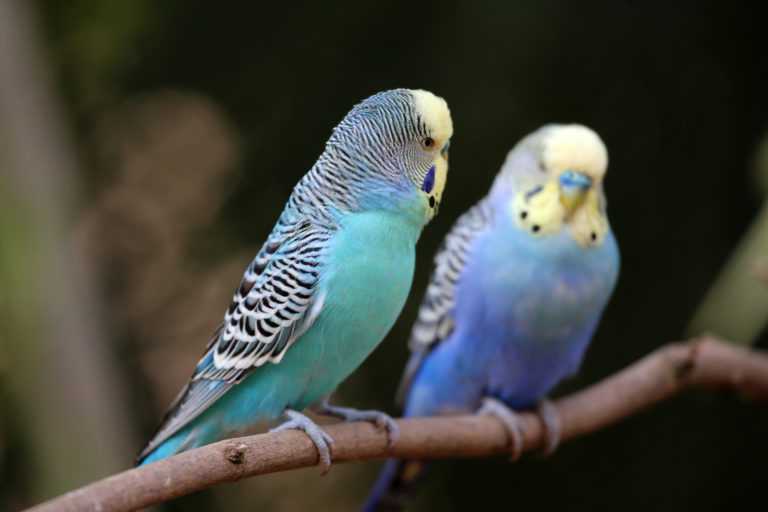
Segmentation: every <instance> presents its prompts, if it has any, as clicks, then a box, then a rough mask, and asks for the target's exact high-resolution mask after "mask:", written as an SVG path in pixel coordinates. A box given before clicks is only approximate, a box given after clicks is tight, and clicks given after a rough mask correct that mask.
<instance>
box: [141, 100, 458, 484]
mask: <svg viewBox="0 0 768 512" xmlns="http://www.w3.org/2000/svg"><path fill="white" fill-rule="evenodd" d="M452 134H453V125H452V121H451V116H450V112H449V110H448V107H447V105H446V103H445V101H444V100H443V99H442V98H439V97H437V96H435V95H433V94H432V93H430V92H427V91H422V90H407V89H397V90H392V91H387V92H382V93H379V94H376V95H374V96H371V97H370V98H368V99H366V100H365V101H363V102H362V103H360V104H358V105H357V106H355V107H354V108H353V109H352V110H351V111H350V112H349V114H347V116H346V117H345V118H344V119H343V120H342V121H341V123H339V125H338V126H337V127H336V128H335V129H334V130H333V134H332V135H331V137H330V139H329V140H328V142H327V143H326V145H325V150H324V151H323V153H322V154H321V155H320V158H319V159H318V160H317V162H316V163H315V164H314V166H313V167H312V169H310V171H309V172H308V173H307V174H306V175H305V176H304V177H303V178H302V179H301V181H299V183H298V185H296V187H295V188H294V190H293V193H292V194H291V196H290V198H289V200H288V204H287V205H286V206H285V209H284V210H283V213H282V214H281V215H280V218H279V219H278V221H277V224H276V225H275V227H274V229H273V230H272V233H271V234H270V235H269V237H268V238H267V241H266V242H265V243H264V245H263V246H262V248H261V250H260V251H259V252H258V254H257V255H256V258H255V259H254V260H253V262H252V263H251V264H250V266H249V267H248V269H247V270H246V271H245V275H244V276H243V279H242V281H241V282H240V285H239V286H238V288H237V291H236V292H235V294H234V297H233V299H232V303H231V304H230V306H229V309H228V310H227V312H226V314H225V315H224V320H223V321H222V323H221V324H220V325H219V327H218V329H217V330H216V332H215V333H214V335H213V337H212V339H211V340H210V342H209V343H208V346H207V348H206V349H205V353H204V355H203V357H202V359H200V362H199V363H198V364H197V367H196V368H195V370H194V372H193V374H192V377H191V379H190V380H189V381H188V382H187V384H186V386H184V388H183V389H182V390H181V392H180V393H179V395H178V396H177V397H176V399H175V400H174V402H173V404H172V405H171V407H170V409H169V410H168V412H167V413H166V415H165V417H164V419H163V420H162V423H161V425H160V427H159V428H158V430H157V432H156V433H155V434H154V436H153V437H152V439H151V440H150V441H149V443H148V444H147V446H146V448H144V450H142V452H141V453H140V454H139V456H138V463H140V464H147V463H150V462H153V461H156V460H158V459H162V458H164V457H167V456H169V455H173V454H175V453H178V452H180V451H184V450H189V449H191V448H195V447H198V446H201V445H203V444H207V443H210V442H213V441H216V440H219V439H222V438H224V437H226V436H227V435H229V434H230V433H233V432H237V431H242V430H244V429H246V428H248V427H249V426H251V425H252V424H254V423H255V422H257V421H269V420H274V419H276V418H278V417H280V416H281V415H282V416H284V417H285V418H286V419H287V420H288V421H287V422H286V423H283V424H282V425H280V426H279V427H277V430H281V429H286V428H292V429H300V430H303V431H305V432H306V433H307V434H308V435H309V437H310V438H312V440H313V441H314V443H315V445H316V447H317V450H318V454H319V457H320V464H321V466H322V467H323V471H327V469H328V467H329V465H330V455H329V448H330V447H331V446H332V442H333V441H332V439H331V438H330V437H329V436H328V435H327V434H326V433H325V432H324V431H322V430H321V429H320V428H319V427H318V426H317V425H316V424H315V423H313V422H312V421H311V420H310V419H309V418H307V417H306V416H304V415H303V414H301V413H300V412H299V411H301V410H303V409H305V408H306V407H308V406H310V405H311V404H313V403H314V404H315V405H314V406H313V410H315V412H318V413H320V414H328V415H331V416H335V417H338V418H342V419H344V420H347V421H354V420H369V421H375V422H376V423H377V424H379V425H381V426H386V427H387V428H388V430H389V434H390V440H391V441H392V442H394V439H395V438H396V436H397V429H396V427H395V424H394V422H392V420H391V418H389V416H387V415H385V414H383V413H380V412H377V411H356V410H354V409H347V408H341V407H333V406H330V405H329V404H328V397H329V396H330V393H332V392H333V390H334V389H335V388H336V386H337V385H338V384H339V383H340V382H341V381H342V380H344V379H345V378H346V377H347V376H348V375H349V374H350V373H351V372H352V371H353V370H354V369H355V368H357V366H358V365H360V363H362V361H363V360H364V359H365V358H366V357H367V356H368V354H370V353H371V351H372V350H373V349H374V348H375V347H376V346H377V345H378V343H379V342H380V341H381V340H382V338H383V337H384V335H385V334H386V333H387V331H389V329H390V328H391V327H392V324H393V323H394V321H395V319H396V318H397V316H398V314H399V313H400V310H401V309H402V307H403V305H404V303H405V300H406V297H407V295H408V291H409V289H410V287H411V281H412V278H413V272H414V251H415V244H416V241H417V240H418V238H419V235H420V234H421V230H422V228H423V227H424V226H425V225H426V224H427V223H428V222H429V221H430V219H432V217H433V216H434V215H435V213H436V211H437V208H438V205H439V203H440V198H441V196H442V193H443V187H444V186H445V182H446V177H447V170H448V146H449V141H450V138H451V135H452Z"/></svg>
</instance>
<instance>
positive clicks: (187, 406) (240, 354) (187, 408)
mask: <svg viewBox="0 0 768 512" xmlns="http://www.w3.org/2000/svg"><path fill="white" fill-rule="evenodd" d="M276 235H279V233H273V235H272V236H270V238H269V239H268V240H267V243H265V244H264V246H263V247H262V249H261V251H259V254H258V255H257V256H256V258H255V259H254V261H253V263H251V265H250V266H249V267H248V270H247V271H246V272H245V275H244V276H243V279H242V281H241V282H240V285H239V286H238V288H237V291H236V292H235V294H234V297H233V299H232V303H231V304H230V307H229V309H228V310H227V313H226V315H225V316H224V321H223V322H222V324H221V325H220V326H219V328H218V329H217V331H216V333H215V334H214V336H213V338H212V339H211V341H210V342H209V343H208V346H207V348H206V352H205V355H204V356H203V357H202V358H201V359H200V362H199V363H198V366H197V369H196V370H195V373H194V374H193V376H192V378H191V379H190V381H189V382H188V383H187V384H186V386H185V387H184V389H183V390H182V391H181V393H179V395H178V396H177V397H176V399H175V400H174V403H173V405H172V406H171V408H170V409H169V411H168V412H167V413H166V416H165V418H164V419H163V422H162V423H161V426H160V428H159V429H158V431H157V433H156V434H155V436H154V437H153V439H152V440H151V441H150V443H149V445H148V446H147V447H146V448H145V449H144V450H143V451H142V453H141V455H140V456H139V460H141V459H142V458H144V457H145V456H146V455H148V454H149V453H151V452H152V451H153V450H154V449H155V448H156V447H157V446H159V445H160V444H162V443H163V442H164V441H165V440H167V439H168V438H169V437H171V436H172V435H173V434H174V433H176V432H177V431H178V430H179V429H181V428H182V427H184V426H185V425H186V424H187V423H189V422H190V421H191V420H193V419H194V418H195V417H197V416H198V415H199V414H200V413H202V412H203V411H204V410H205V409H207V408H208V407H209V406H210V405H211V404H212V403H214V402H215V401H216V400H217V399H218V398H219V397H221V396H222V395H223V394H224V393H226V392H227V391H228V390H229V389H230V388H232V386H234V385H235V384H237V383H238V382H240V381H242V380H243V379H244V378H245V377H246V376H247V375H249V374H250V373H251V372H252V371H253V370H254V369H255V368H257V367H258V366H261V365H262V364H264V363H265V362H267V361H270V362H272V363H279V362H280V360H281V359H282V358H283V356H284V355H285V353H286V350H287V349H288V347H290V346H291V344H293V342H295V341H296V339H297V338H298V337H299V336H301V334H303V333H304V332H306V330H307V329H308V328H309V326H310V325H311V324H312V322H313V321H314V320H315V318H317V315H318V314H319V313H320V310H321V309H322V306H323V302H324V296H323V295H322V294H320V293H319V292H318V290H317V284H318V279H319V276H320V272H321V259H322V257H323V256H324V250H325V248H326V247H327V245H328V241H329V238H330V233H329V232H328V231H324V230H318V229H311V228H310V227H308V226H307V225H303V226H301V227H299V228H298V231H297V232H295V234H294V235H293V236H289V237H279V236H276ZM280 238H283V240H280Z"/></svg>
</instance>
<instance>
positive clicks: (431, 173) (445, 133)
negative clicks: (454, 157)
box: [411, 89, 453, 218]
mask: <svg viewBox="0 0 768 512" xmlns="http://www.w3.org/2000/svg"><path fill="white" fill-rule="evenodd" d="M411 93H412V94H413V98H414V103H415V106H416V110H417V112H418V114H419V117H420V118H421V120H422V121H423V122H424V124H425V125H426V129H427V133H428V134H429V136H428V137H425V138H424V139H423V140H422V141H421V149H422V150H424V151H426V152H428V153H429V154H431V155H432V156H431V157H430V159H431V162H430V166H429V168H428V170H427V173H426V174H425V175H424V176H423V177H420V179H422V181H421V182H420V187H421V188H420V194H421V196H422V202H423V206H424V208H425V211H426V213H427V217H428V218H432V217H434V215H435V213H436V212H437V208H438V206H439V205H440V201H441V200H442V198H443V190H444V189H445V182H446V181H447V178H448V146H449V143H450V139H451V136H453V121H452V120H451V112H450V110H448V104H447V103H446V102H445V100H444V99H443V98H440V97H439V96H435V95H434V94H432V93H431V92H429V91H424V90H420V89H418V90H413V91H411Z"/></svg>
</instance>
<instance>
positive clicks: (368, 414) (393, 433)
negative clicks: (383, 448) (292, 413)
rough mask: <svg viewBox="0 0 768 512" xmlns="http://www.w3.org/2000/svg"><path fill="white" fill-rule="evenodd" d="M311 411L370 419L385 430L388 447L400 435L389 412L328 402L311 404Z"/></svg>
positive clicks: (351, 418) (337, 416) (341, 418)
mask: <svg viewBox="0 0 768 512" xmlns="http://www.w3.org/2000/svg"><path fill="white" fill-rule="evenodd" d="M312 411H313V412H315V413H317V414H321V415H324V416H333V417H334V418H338V419H340V420H342V421H370V422H371V423H373V424H374V425H376V426H377V427H378V428H380V429H386V430H387V438H388V440H389V443H388V447H390V448H391V447H392V446H394V444H395V443H396V442H397V438H398V437H400V429H399V428H398V427H397V425H396V424H395V421H394V420H393V419H392V417H391V416H390V415H389V414H386V413H383V412H381V411H374V410H368V411H359V410H357V409H352V408H351V407H336V406H335V405H330V404H328V402H322V403H319V404H317V405H314V406H312Z"/></svg>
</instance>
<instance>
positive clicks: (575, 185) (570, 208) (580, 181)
mask: <svg viewBox="0 0 768 512" xmlns="http://www.w3.org/2000/svg"><path fill="white" fill-rule="evenodd" d="M591 186H592V178H590V177H589V176H587V175H586V174H583V173H580V172H576V171H565V172H564V173H563V174H562V175H561V176H560V202H561V203H563V206H565V210H566V212H567V214H568V215H569V216H570V215H571V214H572V213H573V212H574V211H575V210H576V209H577V208H578V207H579V206H580V205H581V203H583V202H584V198H585V197H586V195H587V190H589V187H591Z"/></svg>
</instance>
